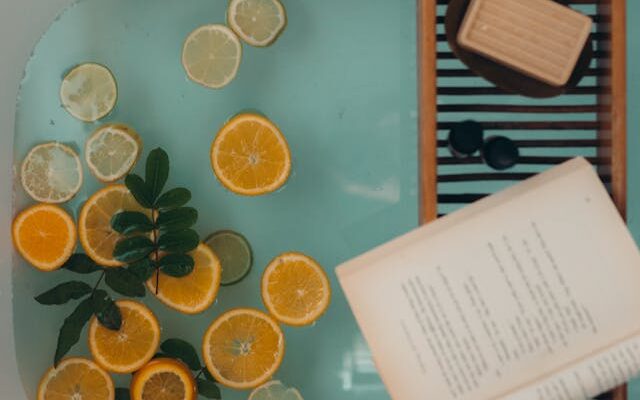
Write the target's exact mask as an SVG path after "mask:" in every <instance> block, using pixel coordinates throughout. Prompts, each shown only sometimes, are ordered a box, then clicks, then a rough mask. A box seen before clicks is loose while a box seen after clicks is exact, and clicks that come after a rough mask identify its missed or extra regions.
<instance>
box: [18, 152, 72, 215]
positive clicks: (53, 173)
mask: <svg viewBox="0 0 640 400" xmlns="http://www.w3.org/2000/svg"><path fill="white" fill-rule="evenodd" d="M20 177H21V181H22V187H23V188H24V190H25V191H26V192H27V193H28V194H29V196H31V197H32V198H33V199H34V200H36V201H39V202H41V203H64V202H65V201H68V200H71V198H73V196H75V195H76V193H78V191H79V190H80V187H81V186H82V164H80V157H78V154H76V152H75V151H73V149H72V148H70V147H68V146H65V145H63V144H60V143H54V142H52V143H44V144H40V145H37V146H36V147H34V148H33V149H31V151H30V152H29V154H27V157H25V159H24V161H23V162H22V168H21V174H20Z"/></svg>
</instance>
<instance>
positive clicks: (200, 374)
mask: <svg viewBox="0 0 640 400" xmlns="http://www.w3.org/2000/svg"><path fill="white" fill-rule="evenodd" d="M204 368H206V367H204ZM204 368H202V369H201V370H200V372H198V375H196V380H198V378H200V377H201V376H202V374H204Z"/></svg>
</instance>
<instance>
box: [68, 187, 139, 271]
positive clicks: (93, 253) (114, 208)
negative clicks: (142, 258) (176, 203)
mask: <svg viewBox="0 0 640 400" xmlns="http://www.w3.org/2000/svg"><path fill="white" fill-rule="evenodd" d="M121 211H144V209H143V208H142V207H141V206H140V205H139V204H138V202H137V201H136V200H135V199H134V198H133V195H131V193H129V189H127V187H126V186H124V185H111V186H107V187H105V188H103V189H101V190H99V191H97V192H96V193H95V194H94V195H93V196H91V197H90V198H89V200H87V202H86V203H85V204H84V206H82V210H81V211H80V218H79V219H78V233H79V235H80V242H81V243H82V247H84V250H85V251H86V253H87V255H88V256H89V257H91V259H93V261H95V262H96V263H98V264H100V265H102V266H105V267H121V266H122V265H124V264H123V263H121V262H120V261H118V260H116V259H115V258H113V250H114V249H115V247H116V243H118V241H119V240H120V239H121V236H120V234H119V233H118V232H116V231H114V230H113V229H111V219H112V218H113V216H114V215H115V214H117V213H119V212H121Z"/></svg>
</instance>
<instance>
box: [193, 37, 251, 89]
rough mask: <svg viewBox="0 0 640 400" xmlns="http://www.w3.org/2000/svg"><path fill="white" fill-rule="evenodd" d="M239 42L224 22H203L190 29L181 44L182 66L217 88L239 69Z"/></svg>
mask: <svg viewBox="0 0 640 400" xmlns="http://www.w3.org/2000/svg"><path fill="white" fill-rule="evenodd" d="M241 59H242V44H241V43H240V39H238V37H237V36H236V34H235V33H233V31H232V30H231V29H229V28H227V27H226V26H224V25H204V26H201V27H199V28H198V29H196V30H195V31H193V32H191V34H190V35H189V36H188V37H187V40H185V42H184V46H183V48H182V66H183V67H184V69H185V71H186V72H187V76H188V77H189V79H191V80H192V81H194V82H196V83H199V84H201V85H203V86H206V87H209V88H212V89H220V88H222V87H224V86H226V85H228V84H229V83H230V82H231V81H232V80H233V78H235V77H236V74H237V73H238V68H240V60H241Z"/></svg>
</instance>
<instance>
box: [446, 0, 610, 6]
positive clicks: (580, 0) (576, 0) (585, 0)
mask: <svg viewBox="0 0 640 400" xmlns="http://www.w3.org/2000/svg"><path fill="white" fill-rule="evenodd" d="M599 2H600V0H571V1H570V2H569V3H570V4H598V3H599ZM437 3H438V5H447V4H449V0H437Z"/></svg>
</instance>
